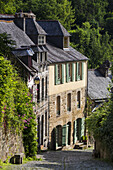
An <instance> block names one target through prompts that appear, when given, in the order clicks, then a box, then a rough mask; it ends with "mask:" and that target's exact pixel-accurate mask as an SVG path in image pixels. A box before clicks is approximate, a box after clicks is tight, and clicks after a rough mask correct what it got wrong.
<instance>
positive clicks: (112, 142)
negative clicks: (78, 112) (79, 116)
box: [86, 94, 113, 160]
mask: <svg viewBox="0 0 113 170" xmlns="http://www.w3.org/2000/svg"><path fill="white" fill-rule="evenodd" d="M86 122H87V127H88V131H89V133H91V134H93V136H94V138H95V139H99V140H100V141H101V142H102V144H103V146H106V148H107V149H108V150H109V152H110V153H111V154H110V155H111V159H112V160H113V147H112V146H113V94H111V98H110V99H109V101H108V102H105V103H104V104H103V105H102V106H101V107H100V108H99V109H98V110H97V111H95V112H93V113H92V114H91V115H90V116H89V117H88V118H87V119H86Z"/></svg>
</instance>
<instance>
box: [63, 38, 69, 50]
mask: <svg viewBox="0 0 113 170" xmlns="http://www.w3.org/2000/svg"><path fill="white" fill-rule="evenodd" d="M68 47H69V37H64V48H68Z"/></svg>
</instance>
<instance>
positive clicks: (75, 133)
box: [73, 120, 77, 144]
mask: <svg viewBox="0 0 113 170" xmlns="http://www.w3.org/2000/svg"><path fill="white" fill-rule="evenodd" d="M76 141H77V120H75V121H74V139H73V142H74V144H75V143H76Z"/></svg>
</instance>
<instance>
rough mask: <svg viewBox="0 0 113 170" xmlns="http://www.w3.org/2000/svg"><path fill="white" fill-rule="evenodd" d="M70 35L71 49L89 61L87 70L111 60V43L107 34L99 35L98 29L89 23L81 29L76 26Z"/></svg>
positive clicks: (112, 52) (84, 24)
mask: <svg viewBox="0 0 113 170" xmlns="http://www.w3.org/2000/svg"><path fill="white" fill-rule="evenodd" d="M70 33H71V34H72V39H71V41H72V43H73V44H72V45H73V47H74V48H76V49H77V50H78V51H80V52H81V53H83V54H84V55H85V56H87V57H88V58H89V59H90V60H89V68H96V67H98V65H100V64H102V62H103V61H105V60H110V61H111V60H112V55H113V49H112V47H113V44H112V41H110V36H109V35H108V33H107V32H106V33H105V34H104V35H102V34H101V28H100V27H97V28H95V27H92V25H91V24H90V23H89V22H85V23H83V25H82V27H79V26H77V29H76V30H72V31H70Z"/></svg>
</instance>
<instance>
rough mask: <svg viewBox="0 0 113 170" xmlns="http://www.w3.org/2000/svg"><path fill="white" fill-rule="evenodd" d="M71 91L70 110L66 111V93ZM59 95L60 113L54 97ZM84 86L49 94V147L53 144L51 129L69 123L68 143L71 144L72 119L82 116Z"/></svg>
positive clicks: (84, 95)
mask: <svg viewBox="0 0 113 170" xmlns="http://www.w3.org/2000/svg"><path fill="white" fill-rule="evenodd" d="M78 91H80V98H81V100H80V105H81V107H80V108H77V92H78ZM68 93H71V111H67V94H68ZM57 96H60V99H61V102H60V106H61V107H60V115H57V111H56V99H57ZM85 97H86V88H85V87H84V88H79V89H76V90H69V91H64V92H62V93H59V94H55V95H51V96H49V147H50V148H51V146H52V145H53V144H52V143H51V141H52V131H53V129H54V128H55V127H57V126H59V125H61V126H63V125H65V124H68V123H69V122H70V123H71V129H70V131H71V135H70V145H73V133H74V127H73V126H74V121H75V120H77V119H78V118H83V117H84V114H83V111H84V108H85Z"/></svg>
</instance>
